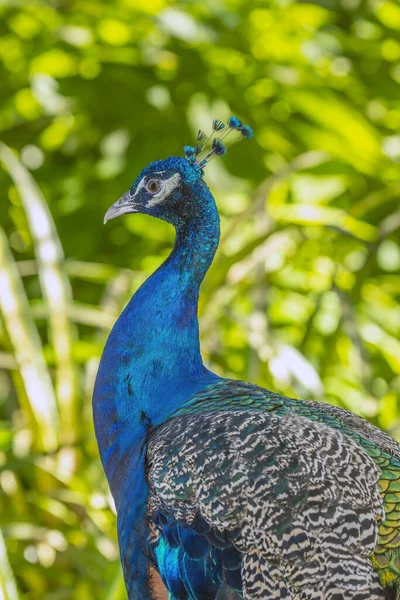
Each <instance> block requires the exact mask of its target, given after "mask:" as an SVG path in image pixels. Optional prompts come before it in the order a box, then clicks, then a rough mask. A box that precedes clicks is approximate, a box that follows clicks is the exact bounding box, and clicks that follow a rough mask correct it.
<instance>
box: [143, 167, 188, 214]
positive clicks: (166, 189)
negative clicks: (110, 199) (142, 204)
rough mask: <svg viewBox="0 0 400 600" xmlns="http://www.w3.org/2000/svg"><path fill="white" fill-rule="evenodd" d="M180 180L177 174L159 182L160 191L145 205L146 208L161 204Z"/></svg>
mask: <svg viewBox="0 0 400 600" xmlns="http://www.w3.org/2000/svg"><path fill="white" fill-rule="evenodd" d="M180 180H181V176H180V175H179V173H174V175H172V177H170V178H169V179H164V181H161V182H160V183H161V188H160V191H159V192H157V194H154V196H153V197H152V198H151V200H150V201H149V202H148V203H147V207H148V208H151V207H152V206H155V205H157V204H161V202H163V201H164V200H165V199H166V198H167V197H168V196H169V195H170V194H171V193H172V192H173V191H174V190H175V189H176V188H177V187H178V185H179V183H180ZM142 181H143V179H142ZM142 181H141V182H140V184H141V183H142ZM140 184H139V185H140ZM135 195H136V194H135Z"/></svg>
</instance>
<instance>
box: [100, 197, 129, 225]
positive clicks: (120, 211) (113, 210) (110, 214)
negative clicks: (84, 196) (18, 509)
mask: <svg viewBox="0 0 400 600" xmlns="http://www.w3.org/2000/svg"><path fill="white" fill-rule="evenodd" d="M130 212H136V211H135V209H134V204H132V202H131V195H130V193H129V192H125V194H123V196H121V198H120V199H119V200H117V201H116V202H115V203H114V204H113V205H112V206H110V208H109V209H108V211H107V212H106V214H105V215H104V225H105V224H106V223H107V221H110V220H111V219H115V217H119V216H120V215H124V214H126V213H130Z"/></svg>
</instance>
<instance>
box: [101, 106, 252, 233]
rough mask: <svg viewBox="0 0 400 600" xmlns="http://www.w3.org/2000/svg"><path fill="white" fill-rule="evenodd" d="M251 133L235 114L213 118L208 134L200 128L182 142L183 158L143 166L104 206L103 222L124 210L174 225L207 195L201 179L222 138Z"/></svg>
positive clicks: (220, 151)
mask: <svg viewBox="0 0 400 600" xmlns="http://www.w3.org/2000/svg"><path fill="white" fill-rule="evenodd" d="M234 134H236V135H234ZM252 136H253V132H252V130H251V128H250V127H249V126H248V125H243V124H242V123H241V121H239V119H237V118H236V117H230V118H229V119H228V122H227V124H226V125H225V124H224V123H223V122H222V121H219V120H215V121H213V126H212V132H211V134H210V135H209V136H207V135H206V134H205V133H204V132H203V131H201V130H200V131H199V132H198V134H197V143H196V146H195V147H192V146H185V148H184V151H185V157H184V158H183V157H176V156H171V157H169V158H167V159H166V160H157V161H155V162H152V163H150V164H149V165H148V166H147V167H146V168H145V169H143V170H142V172H141V173H140V174H139V176H138V177H137V178H136V180H135V181H134V182H133V184H132V186H131V188H130V189H129V190H128V191H127V192H126V193H125V194H124V195H123V196H122V197H121V198H120V199H119V200H118V201H117V202H115V204H113V205H112V206H111V207H110V208H109V209H108V211H107V213H106V215H105V217H104V222H105V223H106V222H107V221H109V220H110V219H114V218H115V217H118V216H119V215H123V214H127V213H144V214H148V215H152V216H153V217H158V218H159V219H163V220H164V221H168V222H169V223H172V225H174V226H175V227H178V226H179V225H180V224H181V223H183V222H185V221H187V220H188V219H190V217H191V216H192V215H193V214H195V213H196V212H197V211H198V210H199V203H204V198H205V196H206V197H208V196H210V194H204V193H202V192H204V191H205V190H207V186H206V183H205V182H204V180H203V175H204V168H205V167H206V165H207V163H209V162H210V161H211V160H212V159H213V158H215V157H216V156H221V155H223V154H225V153H226V148H227V147H228V145H227V144H226V141H228V143H229V145H231V143H234V142H235V141H237V140H239V139H241V138H251V137H252Z"/></svg>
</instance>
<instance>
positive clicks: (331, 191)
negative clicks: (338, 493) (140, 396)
mask: <svg viewBox="0 0 400 600" xmlns="http://www.w3.org/2000/svg"><path fill="white" fill-rule="evenodd" d="M0 81H1V85H0V130H1V139H2V143H1V145H0V163H1V165H2V170H1V171H0V189H1V196H0V197H1V211H0V218H1V229H0V291H1V295H0V308H1V322H0V367H1V371H0V419H1V424H0V425H1V428H0V522H1V526H2V534H1V536H0V598H2V599H4V600H16V599H17V598H21V599H22V598H26V599H27V600H28V599H29V600H36V599H37V600H39V599H41V600H43V599H44V600H56V599H57V600H61V599H64V598H65V599H75V598H76V599H82V598H85V599H88V600H91V599H93V600H95V599H96V600H97V599H99V598H105V599H107V600H117V599H119V598H121V599H122V598H125V597H126V596H125V592H124V587H123V584H122V580H121V575H120V567H119V563H118V550H117V542H116V532H115V516H114V511H113V505H112V500H111V498H110V494H109V492H108V489H107V485H106V482H105V478H104V475H103V472H102V469H101V465H100V461H99V457H98V453H97V447H96V442H95V439H94V434H93V426H92V417H91V391H92V386H93V381H94V377H95V374H96V369H97V365H98V361H99V357H100V354H101V351H102V347H103V345H104V342H105V339H106V336H107V333H108V331H109V330H110V328H111V327H112V325H113V322H114V320H115V318H116V317H117V315H118V314H119V312H120V310H121V308H122V307H123V305H124V303H125V302H126V301H127V300H128V298H129V297H130V295H131V294H132V292H133V291H134V290H135V289H136V288H137V287H138V285H139V284H140V283H141V282H142V281H143V280H144V278H145V277H147V276H148V274H150V273H151V272H152V271H153V270H154V268H155V267H156V266H157V265H159V264H160V262H161V261H162V260H163V259H164V258H165V257H166V255H167V254H168V252H169V250H170V248H171V244H172V241H173V232H172V230H171V229H170V228H169V226H168V225H166V224H164V223H162V222H158V221H156V220H151V219H150V218H149V217H145V216H142V215H139V216H132V217H126V218H123V219H118V220H116V221H112V222H111V223H110V224H107V227H105V228H104V227H103V224H102V222H103V215H104V213H105V211H106V209H107V208H108V206H109V205H110V204H111V203H113V202H114V201H115V200H116V199H117V198H118V197H119V196H120V195H121V193H122V192H124V191H125V190H126V189H127V188H128V187H129V185H130V183H131V181H132V180H133V179H134V178H135V177H136V175H137V173H138V171H139V170H140V169H141V168H142V167H144V166H145V165H146V164H147V162H149V161H150V160H154V159H156V158H162V157H166V156H168V155H170V154H179V155H181V154H182V147H183V145H184V144H188V143H191V140H193V139H194V136H195V133H196V131H197V128H198V127H199V126H201V127H202V128H205V129H208V128H209V125H210V122H211V119H212V118H215V117H218V118H226V117H228V116H229V115H230V114H235V115H238V116H239V117H241V118H243V119H244V120H245V121H246V122H248V123H250V124H251V125H252V126H253V127H254V130H255V140H254V141H253V142H251V143H250V142H246V143H245V144H241V145H238V146H235V147H234V148H232V149H231V150H230V151H229V154H228V156H227V157H226V158H224V160H220V161H219V162H218V161H213V162H212V163H211V165H210V166H209V167H208V168H207V181H208V183H209V185H210V186H211V188H212V190H213V192H214V193H215V195H216V198H217V201H218V205H219V207H220V210H221V215H222V232H223V235H222V243H221V246H220V249H219V252H218V255H217V258H216V261H215V263H214V265H213V267H212V269H211V271H210V273H209V275H208V277H207V280H206V282H205V284H204V286H203V289H202V299H201V308H200V312H201V332H202V344H203V352H204V355H205V359H206V361H207V363H208V364H209V365H210V366H211V368H212V369H214V370H215V371H217V372H218V373H221V374H224V375H227V376H233V377H237V378H243V379H246V380H251V381H253V382H256V383H258V384H260V385H262V386H266V387H269V388H272V389H274V390H278V391H280V392H283V393H285V394H289V395H292V396H302V397H307V398H314V399H321V398H325V399H326V400H327V401H328V402H331V403H333V404H337V405H340V406H344V407H345V408H348V409H350V410H352V411H355V412H357V413H358V414H360V415H363V416H364V417H366V418H368V419H370V420H371V421H372V422H374V423H375V424H376V425H378V426H379V427H381V428H383V429H385V430H387V431H389V432H390V433H391V434H392V435H394V436H395V437H399V436H400V421H399V418H400V405H399V390H400V342H399V340H398V337H399V333H400V308H399V298H400V276H399V268H400V245H399V239H400V236H399V229H400V209H399V192H400V177H399V161H400V135H399V134H398V131H399V126H400V105H399V97H400V86H399V84H400V6H399V4H398V3H397V2H395V1H393V2H392V1H390V0H368V1H364V0H341V1H340V2H336V1H335V0H323V1H321V2H316V3H306V2H295V1H291V0H275V1H272V0H271V1H269V2H267V1H263V2H257V0H218V1H215V0H202V2H196V1H192V2H180V3H179V4H175V5H174V4H172V3H170V2H168V1H167V0H119V1H115V2H101V1H99V0H97V1H95V0H79V2H78V1H73V0H54V1H53V2H45V1H43V0H41V1H40V2H39V1H38V2H33V1H29V2H25V1H22V0H21V1H20V0H15V1H14V2H1V3H0Z"/></svg>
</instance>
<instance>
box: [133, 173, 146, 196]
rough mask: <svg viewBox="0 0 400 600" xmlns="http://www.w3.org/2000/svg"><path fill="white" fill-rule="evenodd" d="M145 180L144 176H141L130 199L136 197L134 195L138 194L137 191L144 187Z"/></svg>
mask: <svg viewBox="0 0 400 600" xmlns="http://www.w3.org/2000/svg"><path fill="white" fill-rule="evenodd" d="M145 181H146V177H142V179H141V180H140V182H139V184H138V186H137V188H136V192H135V193H134V194H133V196H132V198H131V201H132V200H133V199H134V198H136V196H137V195H138V193H139V192H140V190H141V189H142V188H143V187H144V185H145Z"/></svg>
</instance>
